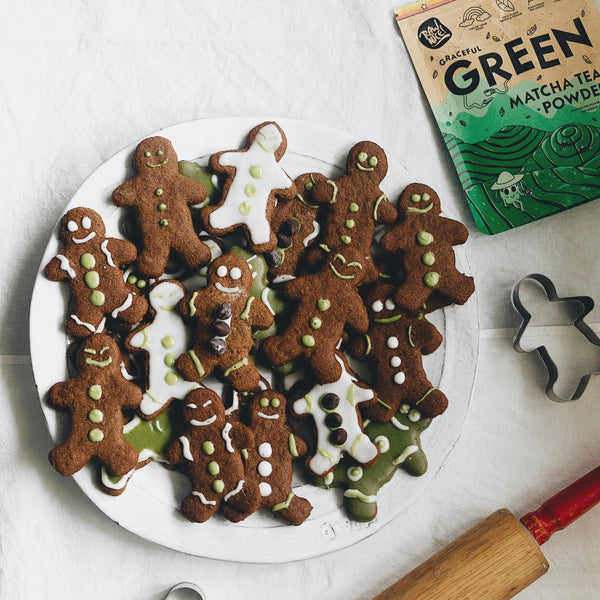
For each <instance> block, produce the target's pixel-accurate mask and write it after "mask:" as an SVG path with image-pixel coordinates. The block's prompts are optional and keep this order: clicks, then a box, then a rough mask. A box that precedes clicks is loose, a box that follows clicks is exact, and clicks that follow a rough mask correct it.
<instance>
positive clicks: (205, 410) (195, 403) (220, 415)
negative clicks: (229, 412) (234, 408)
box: [183, 388, 225, 427]
mask: <svg viewBox="0 0 600 600" xmlns="http://www.w3.org/2000/svg"><path fill="white" fill-rule="evenodd" d="M183 418H184V419H185V421H186V423H189V424H190V425H192V426H193V427H208V426H209V425H221V426H223V425H225V407H224V406H223V402H222V401H221V399H220V398H219V396H218V395H217V393H216V392H214V391H213V390H210V389H208V388H198V389H196V390H193V391H191V392H190V393H189V394H188V395H187V396H186V398H185V405H184V408H183Z"/></svg>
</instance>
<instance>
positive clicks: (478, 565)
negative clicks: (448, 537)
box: [374, 467, 600, 600]
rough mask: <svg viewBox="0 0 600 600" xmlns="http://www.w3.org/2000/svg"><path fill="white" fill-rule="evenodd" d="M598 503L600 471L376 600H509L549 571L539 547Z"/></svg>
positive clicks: (490, 524) (483, 525) (462, 542)
mask: <svg viewBox="0 0 600 600" xmlns="http://www.w3.org/2000/svg"><path fill="white" fill-rule="evenodd" d="M598 502H600V467H597V468H596V469H594V470H593V471H590V472H589V473H588V474H587V475H585V476H583V477H582V478H581V479H579V480H577V481H576V482H575V483H573V484H571V485H570V486H569V487H567V488H566V489H564V490H562V491H561V492H559V493H558V494H556V495H555V496H553V497H552V498H550V499H549V500H547V501H546V502H544V503H543V504H542V505H541V506H540V508H538V509H537V510H535V511H533V512H530V513H527V514H526V515H525V516H524V517H522V518H521V519H517V518H516V517H515V516H513V515H512V514H511V513H510V512H509V511H508V510H506V509H501V510H498V511H496V512H494V513H493V514H491V515H490V516H489V517H488V518H487V519H484V520H483V521H481V522H480V523H478V524H477V525H475V526H474V527H473V528H472V529H470V530H469V531H467V532H466V533H464V534H463V535H461V536H460V537H459V538H457V539H456V540H454V541H453V542H451V543H450V544H449V545H448V546H446V547H445V548H443V549H442V550H440V551H439V552H438V553H437V554H435V555H433V556H432V557H431V558H429V559H428V560H427V561H425V562H424V563H423V564H421V565H420V566H418V567H417V568H416V569H414V570H413V571H411V572H410V573H408V575H405V576H404V577H403V578H402V579H400V580H398V581H397V582H396V583H394V584H393V585H391V586H390V587H389V588H387V589H386V590H384V591H383V592H381V593H380V594H379V595H378V596H377V597H376V598H374V600H506V599H507V598H512V597H513V596H515V595H516V594H518V593H519V592H520V591H521V590H523V589H525V588H526V587H527V586H528V585H530V584H531V583H533V582H534V581H535V580H536V579H538V578H539V577H541V576H542V575H543V574H544V573H546V571H547V570H548V563H547V561H546V559H545V558H544V555H543V554H542V551H541V550H540V545H542V544H543V543H545V542H546V541H548V540H549V539H550V536H551V535H552V534H553V533H555V532H556V531H558V530H560V529H564V528H565V527H566V526H567V525H569V524H570V523H572V522H573V521H574V520H575V519H577V518H578V517H580V516H581V515H582V514H583V513H585V512H587V511H588V510H589V509H590V508H592V507H593V506H594V505H595V504H597V503H598Z"/></svg>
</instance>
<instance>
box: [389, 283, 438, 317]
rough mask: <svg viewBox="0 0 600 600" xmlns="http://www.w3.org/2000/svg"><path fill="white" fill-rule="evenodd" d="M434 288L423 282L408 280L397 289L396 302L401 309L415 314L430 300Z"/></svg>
mask: <svg viewBox="0 0 600 600" xmlns="http://www.w3.org/2000/svg"><path fill="white" fill-rule="evenodd" d="M433 290H434V288H431V287H427V286H426V285H424V284H423V282H422V281H420V280H416V281H411V280H407V281H406V282H405V283H403V284H402V285H401V286H400V287H398V288H397V289H396V293H395V294H394V300H395V301H396V303H397V304H399V305H400V306H401V307H403V308H406V309H408V310H410V311H411V312H415V311H416V310H418V309H419V308H420V307H421V306H423V304H425V303H426V302H427V301H428V300H429V296H431V294H432V292H433Z"/></svg>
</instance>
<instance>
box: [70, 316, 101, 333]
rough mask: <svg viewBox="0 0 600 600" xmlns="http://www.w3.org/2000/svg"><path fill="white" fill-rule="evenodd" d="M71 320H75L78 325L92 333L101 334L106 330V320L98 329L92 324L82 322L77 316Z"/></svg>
mask: <svg viewBox="0 0 600 600" xmlns="http://www.w3.org/2000/svg"><path fill="white" fill-rule="evenodd" d="M71 319H73V321H75V323H77V325H82V326H83V327H85V328H86V329H89V330H90V331H91V332H92V333H101V332H102V331H103V330H104V324H105V322H106V319H102V321H100V324H99V325H98V327H94V326H93V325H92V324H91V323H86V322H85V321H82V320H81V319H80V318H79V317H78V316H77V315H71Z"/></svg>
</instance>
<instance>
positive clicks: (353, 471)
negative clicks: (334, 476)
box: [346, 467, 363, 481]
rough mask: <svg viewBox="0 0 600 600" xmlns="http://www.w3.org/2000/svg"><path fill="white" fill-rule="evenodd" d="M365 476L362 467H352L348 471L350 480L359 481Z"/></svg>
mask: <svg viewBox="0 0 600 600" xmlns="http://www.w3.org/2000/svg"><path fill="white" fill-rule="evenodd" d="M362 476H363V470H362V468H361V467H350V468H349V469H348V470H347V471H346V477H348V479H349V480H350V481H359V480H360V479H361V478H362Z"/></svg>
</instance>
